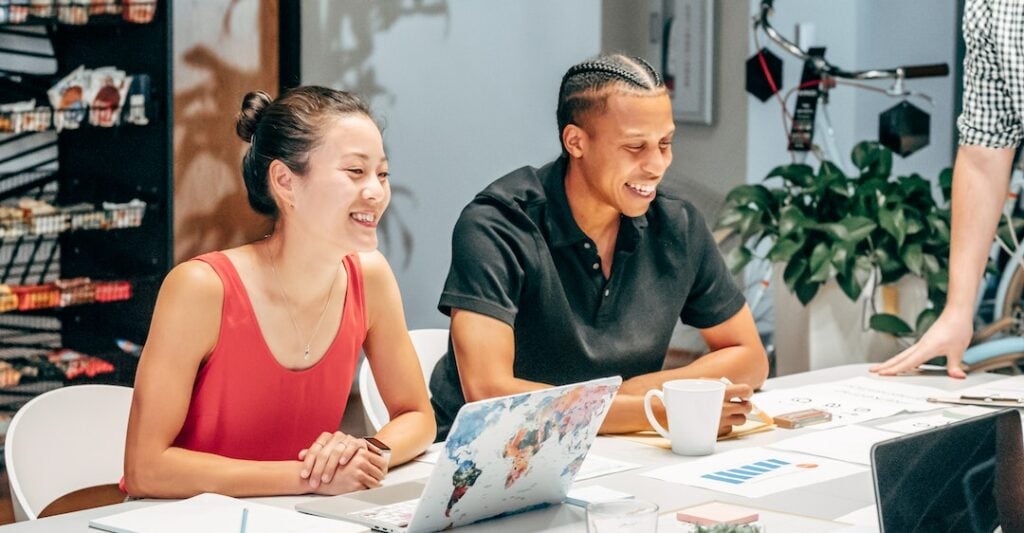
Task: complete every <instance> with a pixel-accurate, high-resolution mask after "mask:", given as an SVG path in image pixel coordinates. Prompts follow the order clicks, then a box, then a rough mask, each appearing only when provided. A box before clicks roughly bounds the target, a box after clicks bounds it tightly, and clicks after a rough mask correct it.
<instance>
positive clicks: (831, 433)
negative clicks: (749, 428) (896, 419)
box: [768, 426, 899, 465]
mask: <svg viewBox="0 0 1024 533" xmlns="http://www.w3.org/2000/svg"><path fill="white" fill-rule="evenodd" d="M898 436H899V435H897V434H896V433H893V432H891V431H882V430H879V429H875V428H866V427H862V426H845V427H841V428H835V429H828V430H825V431H815V432H813V433H804V434H803V435H799V436H796V437H792V438H789V439H786V440H780V441H778V442H773V443H771V444H769V445H768V446H769V447H771V448H774V449H776V450H789V451H794V452H801V453H809V454H811V455H819V456H821V457H829V458H832V459H838V460H840V461H846V462H848V463H859V464H863V465H870V464H871V446H872V445H874V444H875V443H876V442H882V441H883V440H889V439H893V438H896V437H898Z"/></svg>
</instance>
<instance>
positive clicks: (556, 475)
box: [295, 376, 622, 533]
mask: <svg viewBox="0 0 1024 533" xmlns="http://www.w3.org/2000/svg"><path fill="white" fill-rule="evenodd" d="M621 384H622V378H620V377H618V376H615V377H609V378H602V379H597V380H593V381H587V382H584V383H575V384H571V385H565V386H561V387H555V388H550V389H543V390H538V391H533V392H527V393H523V394H516V395H512V396H503V397H500V398H492V399H488V400H482V401H479V402H473V403H467V404H466V405H464V406H462V409H460V410H459V413H458V415H456V417H455V422H454V423H453V424H452V429H451V431H450V432H449V433H448V439H447V440H446V441H445V444H444V447H443V448H442V449H441V455H440V457H439V458H438V461H437V464H436V465H435V466H434V470H433V471H432V473H431V475H430V478H429V479H428V480H427V481H426V484H424V483H423V482H410V483H400V484H397V485H392V486H388V487H382V488H379V489H374V490H368V491H363V492H358V493H352V494H343V495H340V496H333V497H330V498H321V499H317V500H313V501H309V502H305V503H300V504H298V505H296V506H295V508H296V510H298V511H301V512H304V513H309V514H314V515H317V516H323V517H328V518H337V519H341V520H348V521H352V522H358V523H361V524H365V525H368V526H370V527H372V528H373V529H376V530H380V531H389V532H409V533H419V532H421V531H439V530H444V529H448V528H452V527H458V526H462V525H466V524H471V523H473V522H477V521H479V520H483V519H485V518H493V517H496V516H504V515H509V514H513V513H519V512H523V511H528V510H531V509H535V508H539V507H544V506H547V505H550V504H556V503H561V502H562V501H563V500H564V499H565V496H566V494H567V493H568V492H569V487H570V486H571V485H572V482H573V480H574V479H575V478H576V474H577V472H579V469H580V466H581V465H582V464H583V460H584V459H585V458H586V456H587V452H588V451H589V450H590V445H591V444H593V442H594V437H595V436H597V431H598V429H599V428H600V427H601V423H602V422H603V421H604V417H605V415H607V414H608V409H609V407H610V406H611V403H612V399H613V398H614V397H615V393H616V392H617V391H618V389H619V385H621Z"/></svg>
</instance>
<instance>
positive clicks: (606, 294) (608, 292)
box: [604, 289, 612, 296]
mask: <svg viewBox="0 0 1024 533" xmlns="http://www.w3.org/2000/svg"><path fill="white" fill-rule="evenodd" d="M611 293H612V291H610V290H608V289H605V290H604V295H605V296H608V295H609V294H611Z"/></svg>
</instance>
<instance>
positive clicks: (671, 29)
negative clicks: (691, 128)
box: [661, 0, 715, 125]
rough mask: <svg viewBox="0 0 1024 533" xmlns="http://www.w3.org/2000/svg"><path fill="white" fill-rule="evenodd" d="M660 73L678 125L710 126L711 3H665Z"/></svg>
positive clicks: (698, 0) (681, 0) (684, 0)
mask: <svg viewBox="0 0 1024 533" xmlns="http://www.w3.org/2000/svg"><path fill="white" fill-rule="evenodd" d="M661 7H662V21H663V26H662V28H663V31H662V40H661V45H662V46H661V60H662V61H661V63H662V72H663V73H664V76H665V82H666V85H668V87H669V90H670V92H671V95H672V113H673V114H674V115H675V119H676V121H678V122H684V123H692V124H707V125H710V124H711V123H712V121H713V117H712V95H713V94H714V72H713V71H712V65H713V64H714V63H713V59H714V41H715V40H714V22H715V2H714V0H664V4H663V5H662V6H661Z"/></svg>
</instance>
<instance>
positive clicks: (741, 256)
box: [725, 246, 754, 274]
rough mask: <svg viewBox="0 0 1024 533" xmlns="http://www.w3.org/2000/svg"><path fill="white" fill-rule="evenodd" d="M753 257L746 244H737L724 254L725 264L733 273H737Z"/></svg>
mask: <svg viewBox="0 0 1024 533" xmlns="http://www.w3.org/2000/svg"><path fill="white" fill-rule="evenodd" d="M753 257H754V254H753V253H751V251H750V250H748V249H747V247H746V246H737V247H735V248H733V249H732V250H729V253H728V254H726V255H725V264H726V266H728V267H729V270H730V271H731V272H732V273H733V274H739V273H740V272H741V271H743V267H745V266H747V263H749V262H750V260H751V259H752V258H753Z"/></svg>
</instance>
